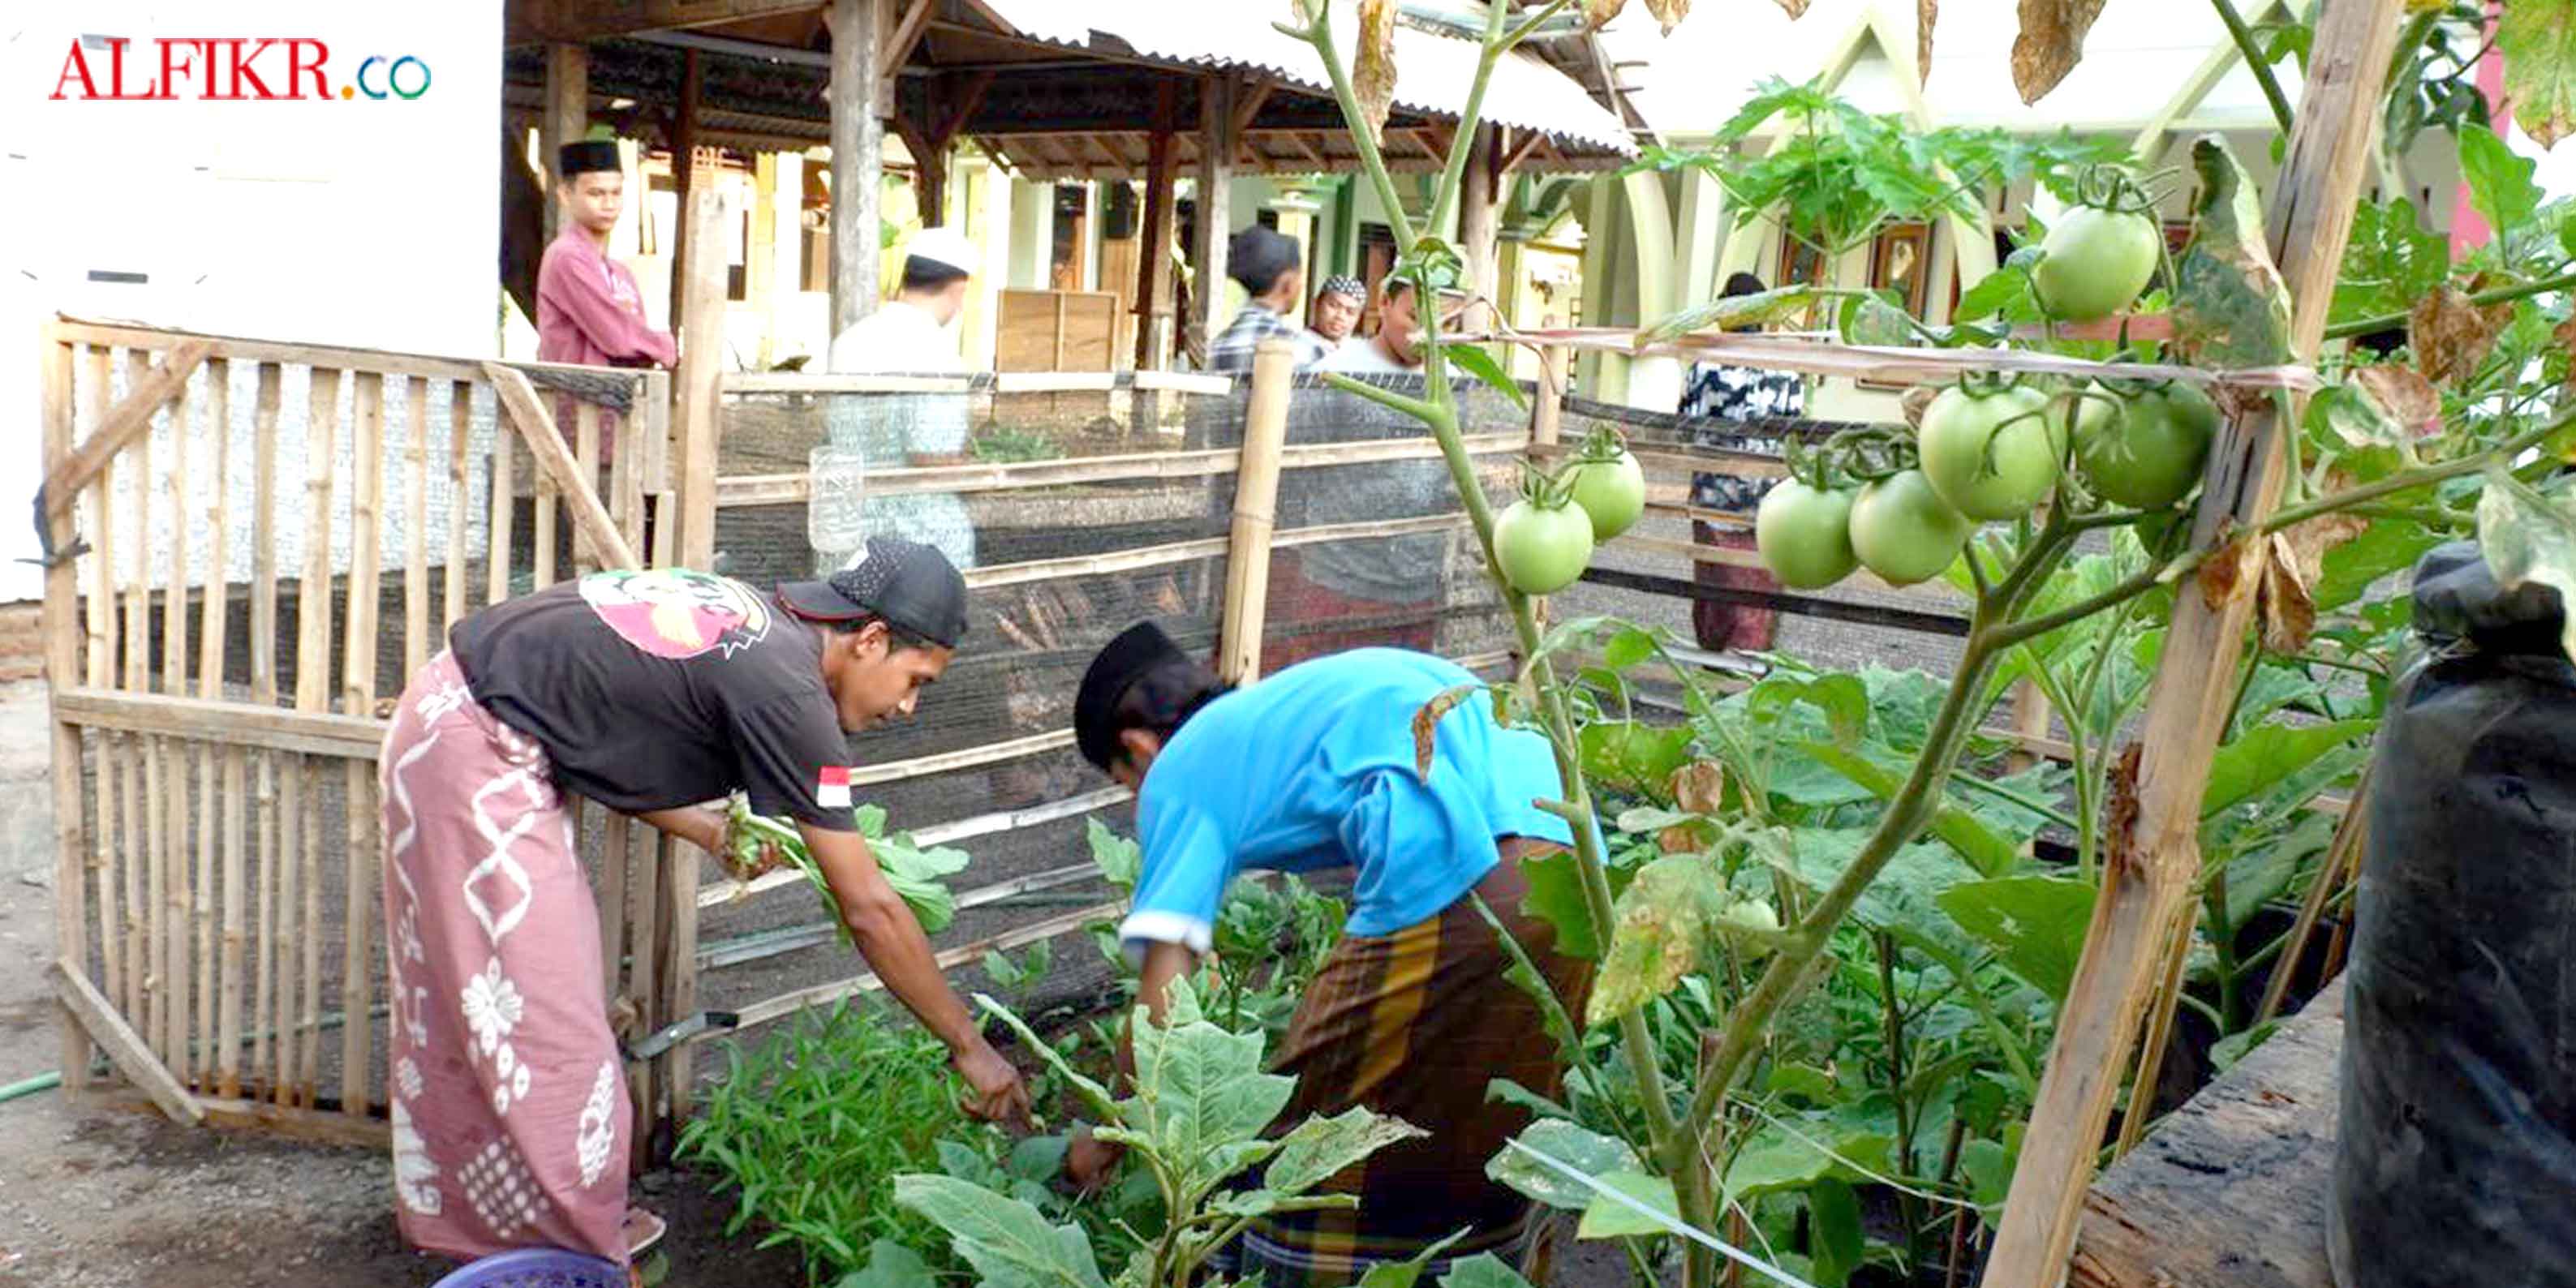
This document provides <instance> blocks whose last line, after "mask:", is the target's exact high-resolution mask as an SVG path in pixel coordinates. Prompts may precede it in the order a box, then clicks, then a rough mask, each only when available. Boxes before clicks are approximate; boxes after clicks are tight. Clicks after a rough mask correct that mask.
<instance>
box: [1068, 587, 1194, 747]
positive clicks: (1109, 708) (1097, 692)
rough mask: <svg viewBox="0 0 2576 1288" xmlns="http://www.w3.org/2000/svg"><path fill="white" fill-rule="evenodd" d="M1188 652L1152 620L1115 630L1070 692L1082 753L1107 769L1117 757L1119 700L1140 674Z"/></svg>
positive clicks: (1179, 659)
mask: <svg viewBox="0 0 2576 1288" xmlns="http://www.w3.org/2000/svg"><path fill="white" fill-rule="evenodd" d="M1187 661H1189V655H1188V654H1186V653H1183V652H1181V646H1180V645H1178V644H1174V643H1173V642H1172V637H1171V636H1169V635H1166V634H1164V633H1163V628H1162V627H1160V626H1156V625H1155V624H1153V623H1152V622H1138V623H1136V624H1135V625H1133V626H1130V627H1128V628H1127V629H1126V630H1123V631H1120V632H1119V633H1118V638H1116V639H1113V640H1111V641H1109V643H1108V644H1107V645H1106V646H1105V647H1103V648H1102V649H1101V650H1100V655H1099V656H1097V657H1094V658H1093V659H1091V669H1090V670H1087V671H1084V672H1083V673H1082V687H1081V688H1080V689H1078V690H1076V691H1075V692H1074V698H1073V741H1074V743H1075V745H1077V746H1079V747H1081V748H1082V758H1083V759H1085V760H1088V761H1090V762H1091V763H1092V764H1093V765H1095V766H1098V767H1099V768H1101V769H1103V770H1106V769H1108V768H1109V762H1111V761H1113V760H1116V759H1117V758H1118V730H1117V728H1116V726H1115V725H1114V724H1113V723H1112V721H1113V718H1114V717H1115V716H1116V714H1117V711H1118V700H1119V699H1121V698H1124V697H1126V696H1127V690H1128V689H1129V688H1130V687H1132V686H1134V684H1135V683H1136V680H1137V678H1138V677H1140V676H1142V675H1144V674H1145V673H1146V672H1147V671H1151V670H1153V669H1154V668H1155V667H1157V666H1161V665H1163V664H1164V663H1167V662H1187Z"/></svg>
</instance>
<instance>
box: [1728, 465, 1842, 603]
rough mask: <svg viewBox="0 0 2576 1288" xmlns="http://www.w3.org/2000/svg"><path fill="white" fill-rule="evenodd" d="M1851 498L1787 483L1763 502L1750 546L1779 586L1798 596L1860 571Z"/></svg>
mask: <svg viewBox="0 0 2576 1288" xmlns="http://www.w3.org/2000/svg"><path fill="white" fill-rule="evenodd" d="M1851 509H1852V493H1851V491H1850V490H1849V489H1845V488H1835V487H1818V486H1815V485H1813V484H1810V483H1808V482H1806V481H1805V480H1802V479H1787V480H1784V481H1782V482H1781V484H1780V485H1779V486H1778V487H1775V488H1772V489H1771V490H1770V491H1769V492H1768V493H1765V494H1764V495H1763V497H1762V505H1761V508H1760V509H1758V510H1756V511H1755V512H1754V516H1753V545H1754V548H1755V549H1756V550H1758V551H1759V552H1761V555H1762V564H1763V566H1764V567H1766V568H1769V569H1770V570H1771V575H1772V576H1774V577H1777V578H1779V579H1780V584H1781V585H1783V586H1788V587H1791V588H1793V589H1797V590H1816V589H1819V588H1821V587H1825V586H1830V585H1833V584H1834V583H1835V582H1838V581H1841V580H1842V579H1843V578H1845V577H1848V576H1850V575H1851V574H1852V569H1854V568H1857V567H1859V566H1860V556H1859V555H1857V554H1854V553H1853V552H1852V541H1851Z"/></svg>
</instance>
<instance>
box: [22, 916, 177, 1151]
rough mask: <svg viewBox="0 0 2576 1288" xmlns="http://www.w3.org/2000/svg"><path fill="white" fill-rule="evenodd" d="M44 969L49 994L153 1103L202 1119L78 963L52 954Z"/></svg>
mask: <svg viewBox="0 0 2576 1288" xmlns="http://www.w3.org/2000/svg"><path fill="white" fill-rule="evenodd" d="M45 973H46V974H47V975H49V976H50V977H52V980H53V984H54V996H56V997H57V998H59V999H61V1001H62V1003H63V1005H64V1006H65V1007H66V1008H68V1009H69V1010H70V1011H71V1012H72V1013H73V1014H74V1015H75V1016H77V1017H79V1020H80V1022H81V1023H82V1024H83V1025H85V1026H86V1027H87V1029H88V1032H89V1033H90V1034H91V1035H92V1036H94V1037H96V1038H97V1039H98V1043H99V1045H100V1046H103V1047H105V1048H107V1058H108V1059H109V1060H110V1061H113V1062H114V1063H115V1065H116V1067H117V1068H118V1069H119V1070H120V1071H122V1072H123V1073H124V1074H125V1076H126V1077H128V1078H131V1079H133V1080H134V1084H135V1085H136V1086H138V1087H141V1088H143V1090H144V1091H146V1092H147V1093H149V1094H150V1095H151V1097H152V1101H153V1103H154V1104H157V1105H159V1106H161V1112H163V1113H165V1114H168V1115H169V1116H170V1117H171V1119H172V1120H174V1121H177V1122H183V1123H189V1124H192V1125H193V1124H196V1123H201V1122H204V1121H205V1120H206V1111H205V1110H204V1109H202V1108H199V1107H198V1105H197V1101H196V1098H195V1097H193V1096H191V1095H189V1094H188V1089H187V1088H186V1087H182V1086H180V1085H179V1080H178V1079H176V1078H173V1077H171V1076H170V1069H169V1067H168V1066H167V1065H164V1064H163V1063H162V1062H161V1061H159V1060H156V1059H154V1058H153V1056H152V1052H151V1051H150V1050H149V1049H148V1048H146V1047H145V1046H144V1044H143V1039H142V1038H140V1037H138V1036H136V1034H135V1032H134V1030H133V1029H132V1028H131V1027H129V1026H128V1025H127V1024H126V1022H125V1019H124V1017H123V1016H120V1015H118V1014H117V1013H116V1008H115V1007H114V1006H112V1005H110V1004H109V1003H108V1000H107V999H106V998H104V997H102V996H100V995H99V992H98V990H97V989H96V988H94V987H92V986H91V985H90V982H89V978H88V977H87V976H86V975H84V974H82V972H81V968H80V966H79V964H78V963H76V962H74V961H72V960H71V959H70V958H68V957H61V958H56V959H55V961H54V963H53V965H51V966H49V967H47V968H46V972H45ZM87 1052H88V1045H87V1043H86V1042H84V1043H83V1045H82V1053H83V1054H82V1061H83V1063H87V1061H88V1054H87Z"/></svg>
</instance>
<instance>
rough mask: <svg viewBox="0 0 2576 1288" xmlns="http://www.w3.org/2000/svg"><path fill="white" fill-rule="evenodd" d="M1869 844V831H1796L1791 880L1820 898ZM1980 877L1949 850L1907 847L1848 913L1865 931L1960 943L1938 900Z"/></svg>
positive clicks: (1934, 941) (1962, 938)
mask: <svg viewBox="0 0 2576 1288" xmlns="http://www.w3.org/2000/svg"><path fill="white" fill-rule="evenodd" d="M1868 839H1869V829H1867V828H1797V829H1794V830H1793V831H1792V833H1791V852H1792V853H1793V855H1794V856H1795V859H1794V861H1795V864H1796V867H1795V875H1796V876H1797V878H1798V879H1799V881H1800V882H1801V883H1803V884H1805V885H1806V886H1808V887H1809V888H1811V889H1813V890H1816V891H1818V892H1820V893H1821V892H1822V891H1823V890H1824V889H1825V888H1826V887H1828V886H1830V885H1832V884H1833V882H1834V880H1835V878H1837V877H1840V876H1841V875H1842V873H1843V870H1844V869H1846V868H1848V867H1850V866H1851V864H1852V861H1853V859H1855V858H1856V857H1858V855H1859V853H1860V849H1861V846H1862V845H1863V844H1864V843H1865V842H1867V841H1868ZM1980 875H1981V874H1979V873H1978V871H1977V870H1976V869H1975V868H1972V867H1969V866H1968V865H1967V863H1966V862H1965V861H1964V860H1962V859H1960V858H1959V856H1958V855H1957V854H1956V853H1954V852H1953V851H1952V850H1951V849H1950V847H1949V846H1946V845H1936V844H1916V845H1908V846H1905V847H1903V848H1902V849H1899V850H1898V851H1897V852H1896V854H1895V856H1894V857H1893V858H1891V859H1889V860H1888V862H1887V866H1886V867H1884V868H1881V869H1880V870H1879V873H1878V879H1877V880H1874V881H1872V882H1870V883H1869V885H1868V887H1867V888H1866V889H1864V890H1862V891H1861V895H1860V901H1859V902H1858V903H1856V904H1854V905H1853V908H1852V913H1853V915H1854V916H1855V917H1857V918H1859V920H1860V922H1861V924H1863V925H1865V926H1871V927H1874V928H1878V929H1889V930H1896V929H1902V930H1907V931H1910V932H1912V933H1914V934H1916V935H1919V936H1921V937H1922V938H1923V939H1925V940H1927V941H1929V942H1933V943H1945V942H1947V943H1964V942H1966V940H1965V939H1964V937H1963V936H1961V935H1960V934H1959V929H1958V927H1957V925H1956V924H1954V923H1953V922H1952V921H1951V920H1950V918H1949V915H1948V914H1946V913H1944V912H1942V911H1941V906H1940V902H1939V900H1940V897H1941V892H1942V891H1945V890H1948V889H1949V888H1950V887H1952V886H1955V885H1958V884H1960V883H1962V882H1967V881H1975V880H1978V879H1979V878H1980Z"/></svg>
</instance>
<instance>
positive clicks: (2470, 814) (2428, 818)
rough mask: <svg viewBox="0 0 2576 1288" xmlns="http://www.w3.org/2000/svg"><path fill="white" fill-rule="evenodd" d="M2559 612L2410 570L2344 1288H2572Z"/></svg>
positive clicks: (2351, 1108) (2575, 1058) (2385, 742)
mask: <svg viewBox="0 0 2576 1288" xmlns="http://www.w3.org/2000/svg"><path fill="white" fill-rule="evenodd" d="M2562 612H2563V610H2562V609H2561V607H2560V604H2559V601H2558V595H2557V593H2556V592H2555V591H2552V590H2549V589H2547V588H2545V587H2542V586H2538V585H2526V586H2523V587H2521V588H2520V589H2517V590H2514V591H2511V592H2507V591H2505V590H2503V589H2501V588H2499V587H2498V586H2497V585H2496V582H2495V578H2494V576H2493V574H2491V573H2490V572H2489V571H2488V569H2487V566H2486V561H2485V560H2484V559H2482V558H2481V557H2480V556H2479V554H2478V550H2477V547H2476V546H2475V545H2472V544H2469V543H2458V544H2453V545H2447V546H2443V547H2441V548H2439V549H2437V550H2434V551H2433V552H2432V553H2430V554H2428V555H2426V556H2425V557H2424V559H2423V561H2422V562H2421V563H2419V564H2418V565H2416V569H2415V629H2416V633H2417V635H2418V636H2419V639H2420V642H2421V644H2422V647H2423V653H2422V654H2421V656H2419V657H2418V658H2417V659H2416V660H2415V662H2414V663H2413V665H2412V666H2410V667H2409V668H2408V669H2407V671H2406V673H2405V674H2404V675H2403V676H2402V677H2401V678H2400V679H2399V681H2398V683H2397V686H2396V688H2395V690H2394V691H2393V692H2392V694H2391V695H2390V701H2389V711H2388V717H2387V721H2386V723H2385V725H2384V726H2383V727H2382V728H2381V730H2380V734H2379V750H2378V757H2379V758H2378V766H2377V768H2376V769H2375V770H2374V771H2373V772H2372V774H2371V791H2370V799H2369V802H2368V808H2369V810H2370V814H2369V819H2368V822H2369V828H2370V830H2369V843H2368V846H2367V848H2366V849H2365V851H2364V854H2363V858H2362V871H2361V890H2360V896H2359V904H2358V911H2357V913H2356V919H2357V925H2356V933H2355V936H2354V939H2353V955H2352V965H2351V968H2350V971H2349V979H2350V983H2349V989H2350V993H2349V996H2348V997H2347V999H2346V1007H2347V1009H2346V1013H2345V1017H2344V1042H2343V1067H2342V1088H2343V1091H2342V1119H2341V1130H2340V1131H2339V1133H2338V1138H2337V1141H2336V1149H2335V1174H2334V1201H2333V1208H2332V1212H2331V1216H2330V1219H2329V1221H2328V1227H2329V1230H2328V1250H2329V1252H2330V1254H2331V1257H2332V1260H2333V1265H2334V1274H2335V1279H2336V1281H2337V1282H2338V1283H2339V1284H2341V1285H2343V1288H2437V1286H2438V1288H2459V1286H2460V1285H2469V1284H2481V1285H2483V1284H2494V1285H2499V1286H2501V1285H2507V1284H2510V1285H2514V1288H2576V667H2571V666H2570V665H2569V664H2568V661H2567V657H2566V655H2565V654H2564V653H2563V652H2561V651H2560V645H2559V627H2560V623H2561V621H2562Z"/></svg>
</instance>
